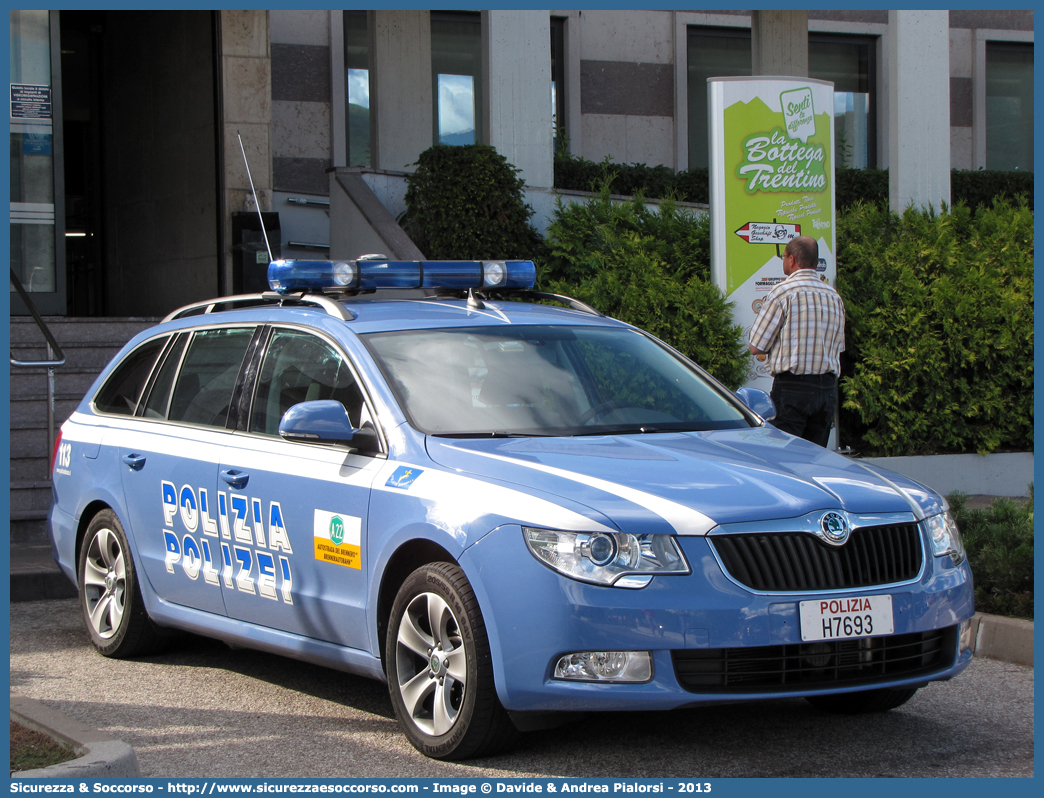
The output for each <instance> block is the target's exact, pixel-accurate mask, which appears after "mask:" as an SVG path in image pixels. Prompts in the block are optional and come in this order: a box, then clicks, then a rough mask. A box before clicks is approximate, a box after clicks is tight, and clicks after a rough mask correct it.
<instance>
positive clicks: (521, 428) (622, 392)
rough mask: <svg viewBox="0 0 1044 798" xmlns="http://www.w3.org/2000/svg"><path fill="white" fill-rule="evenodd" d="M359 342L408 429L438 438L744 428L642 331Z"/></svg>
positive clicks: (702, 380)
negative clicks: (395, 400) (367, 351)
mask: <svg viewBox="0 0 1044 798" xmlns="http://www.w3.org/2000/svg"><path fill="white" fill-rule="evenodd" d="M363 338H364V339H365V341H366V344H367V346H368V347H369V349H370V351H371V352H372V353H373V355H374V357H375V359H376V360H377V363H378V365H379V366H380V368H381V370H382V371H383V373H384V376H385V378H386V379H387V380H388V383H389V384H390V385H391V387H392V390H393V391H394V392H395V393H396V395H397V397H398V400H399V403H400V405H401V406H402V408H403V410H404V411H405V413H406V415H407V416H408V418H409V419H410V422H411V423H412V424H413V426H414V427H416V428H417V429H419V430H421V431H423V432H426V433H429V434H433V435H440V436H447V437H485V436H495V435H502V436H514V435H519V436H532V435H556V436H561V435H606V434H625V433H642V432H659V431H670V430H712V429H738V428H743V427H749V426H750V424H751V422H750V421H749V420H748V417H747V416H746V415H745V414H744V412H743V411H742V410H741V409H740V408H739V407H738V406H737V404H736V403H735V402H732V401H729V400H728V399H726V398H725V396H724V395H723V393H722V392H721V390H720V388H717V387H716V386H714V385H713V383H712V382H711V381H710V380H708V379H707V378H706V377H705V376H703V375H701V374H700V373H699V371H698V370H696V369H694V368H692V367H691V365H689V364H688V363H686V362H685V361H684V360H682V359H680V358H679V357H677V356H676V355H674V354H673V353H671V352H670V351H668V350H667V349H666V348H664V347H663V346H661V345H660V344H658V343H657V342H655V341H654V340H652V339H651V338H649V337H648V336H646V335H643V334H642V333H640V332H638V331H636V330H629V329H624V328H615V327H595V326H575V327H564V326H563V327H560V326H520V325H512V326H510V327H508V326H505V327H484V328H481V329H475V328H468V329H437V330H410V331H405V332H389V333H370V334H367V335H365V336H363Z"/></svg>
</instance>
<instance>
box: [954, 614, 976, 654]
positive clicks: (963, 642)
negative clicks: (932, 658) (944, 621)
mask: <svg viewBox="0 0 1044 798" xmlns="http://www.w3.org/2000/svg"><path fill="white" fill-rule="evenodd" d="M957 634H958V638H959V640H960V647H959V649H958V652H957V653H958V654H963V653H964V652H965V651H968V650H972V649H973V646H974V641H973V640H972V622H971V618H969V619H968V620H966V621H961V625H960V626H959V627H958V630H957Z"/></svg>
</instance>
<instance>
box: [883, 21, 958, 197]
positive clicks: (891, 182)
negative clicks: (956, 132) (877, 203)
mask: <svg viewBox="0 0 1044 798" xmlns="http://www.w3.org/2000/svg"><path fill="white" fill-rule="evenodd" d="M947 15H948V12H946V11H889V12H888V28H889V32H890V37H889V43H888V56H887V60H886V65H887V66H886V68H887V70H888V83H889V86H890V91H889V93H888V151H889V159H888V161H889V162H888V166H889V171H888V203H889V205H890V207H891V209H892V210H893V211H896V212H898V213H901V212H902V211H903V210H905V209H906V208H907V207H908V206H910V205H912V206H914V207H915V208H924V207H931V206H934V207H935V208H936V209H937V210H938V209H940V208H941V206H942V205H943V204H944V203H945V204H949V202H950V154H949V152H948V149H949V147H948V145H949V143H950V125H949V116H950V81H949V64H948V63H947V61H948V57H949V50H950V43H949V37H948V30H947V28H946V20H947Z"/></svg>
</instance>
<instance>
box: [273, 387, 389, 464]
mask: <svg viewBox="0 0 1044 798" xmlns="http://www.w3.org/2000/svg"><path fill="white" fill-rule="evenodd" d="M279 435H280V437H282V438H283V439H284V440H288V441H294V442H296V443H343V444H347V445H348V446H351V447H352V448H355V449H359V450H361V451H368V452H375V451H377V450H378V449H379V448H380V445H379V443H378V441H377V433H376V432H375V431H374V429H373V428H372V427H369V426H367V427H364V428H362V429H356V428H355V427H353V426H352V422H351V419H349V418H348V411H347V410H345V409H344V405H343V404H341V403H340V402H338V401H336V400H334V399H318V400H315V401H312V402H301V403H300V404H296V405H294V406H293V407H291V408H290V409H289V410H287V411H286V412H285V413H284V414H283V417H282V419H280V421H279Z"/></svg>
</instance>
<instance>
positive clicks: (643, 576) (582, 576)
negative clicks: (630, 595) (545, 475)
mask: <svg viewBox="0 0 1044 798" xmlns="http://www.w3.org/2000/svg"><path fill="white" fill-rule="evenodd" d="M522 533H523V534H524V535H525V538H526V545H527V546H529V550H530V551H531V552H533V556H534V557H536V558H537V559H538V560H540V562H542V563H544V565H547V566H548V567H549V568H553V569H554V570H556V571H558V572H559V573H562V574H565V575H566V576H568V577H570V578H571V579H579V580H580V581H581V582H591V583H593V584H596V585H613V586H615V587H631V588H637V587H645V586H646V585H647V584H649V582H650V581H652V578H653V577H654V576H660V575H663V574H687V573H689V564H688V563H687V562H685V557H684V555H683V554H682V552H681V549H679V548H678V544H677V543H676V542H675V540H674V538H673V537H671V536H670V535H632V534H628V533H624V532H564V531H562V530H557V529H533V528H531V527H525V526H524V527H522Z"/></svg>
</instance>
